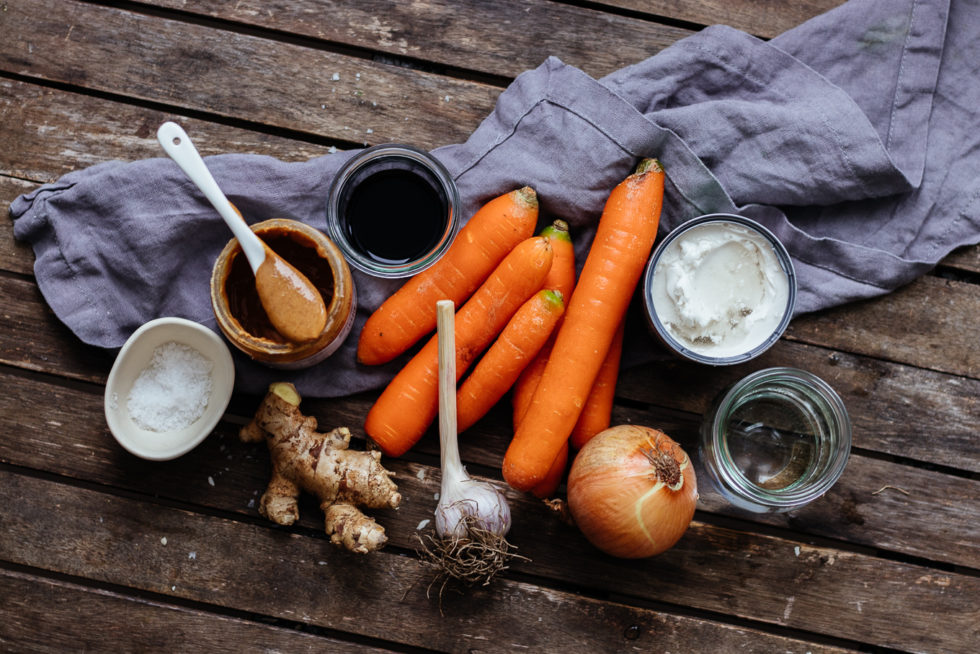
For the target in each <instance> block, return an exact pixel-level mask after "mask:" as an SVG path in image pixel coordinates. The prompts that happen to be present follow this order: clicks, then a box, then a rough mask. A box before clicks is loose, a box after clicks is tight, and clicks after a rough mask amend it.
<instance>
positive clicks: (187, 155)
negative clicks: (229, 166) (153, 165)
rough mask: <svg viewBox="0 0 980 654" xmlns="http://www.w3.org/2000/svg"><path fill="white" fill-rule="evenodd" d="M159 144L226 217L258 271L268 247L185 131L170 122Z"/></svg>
mask: <svg viewBox="0 0 980 654" xmlns="http://www.w3.org/2000/svg"><path fill="white" fill-rule="evenodd" d="M157 141H159V142H160V145H161V147H163V150H164V152H166V153H167V154H168V155H170V158H171V159H173V160H174V161H175V162H177V165H178V166H180V169H181V170H183V171H184V173H185V174H186V175H187V177H189V178H190V180H191V181H192V182H194V184H196V185H197V188H199V189H201V192H202V193H204V197H206V198H207V199H208V200H209V201H210V202H211V204H212V205H214V208H215V209H217V211H218V213H219V214H220V215H221V217H222V218H224V220H225V223H227V225H228V227H229V228H231V231H232V233H233V234H234V235H235V238H237V239H238V242H239V243H240V244H241V246H242V251H243V252H244V253H245V257H246V258H247V259H248V263H249V266H250V267H251V268H252V272H253V273H254V272H257V271H258V269H259V266H260V265H262V262H263V261H265V248H264V246H263V244H262V241H260V240H259V238H258V237H257V236H256V235H255V233H254V232H252V230H251V229H249V227H248V225H247V224H246V223H245V219H244V218H242V216H241V214H239V213H238V212H237V211H236V210H235V208H234V207H233V206H232V204H231V202H229V201H228V198H227V197H225V194H224V193H222V191H221V189H220V188H218V183H217V182H216V181H214V177H213V176H212V175H211V171H210V170H208V167H207V166H206V165H205V164H204V159H202V158H201V155H200V154H199V153H198V151H197V148H195V147H194V144H193V143H192V142H191V139H190V137H188V136H187V133H186V132H185V131H184V129H183V128H182V127H181V126H180V125H178V124H177V123H174V122H169V121H168V122H166V123H164V124H162V125H160V128H159V129H158V130H157Z"/></svg>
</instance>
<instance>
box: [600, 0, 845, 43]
mask: <svg viewBox="0 0 980 654" xmlns="http://www.w3.org/2000/svg"><path fill="white" fill-rule="evenodd" d="M843 1H844V0H807V1H805V2H779V1H778V0H765V1H763V2H758V1H755V0H680V1H679V2H671V1H670V0H600V2H599V4H601V5H603V6H607V7H618V8H620V9H628V10H630V11H636V12H640V13H642V14H645V15H648V16H651V17H655V16H669V17H670V18H673V19H675V20H683V21H689V22H691V23H695V24H698V25H712V24H715V23H722V24H726V25H731V26H732V27H736V28H738V29H741V30H744V31H746V32H749V33H750V34H755V35H756V36H761V37H767V38H769V37H773V36H776V35H778V34H781V33H783V32H785V31H786V30H788V29H790V28H792V27H796V26H797V25H799V24H800V23H802V22H804V21H806V20H809V19H810V18H813V17H814V16H817V15H819V14H822V13H823V12H825V11H828V10H830V9H833V8H834V7H836V6H838V5H841V4H843Z"/></svg>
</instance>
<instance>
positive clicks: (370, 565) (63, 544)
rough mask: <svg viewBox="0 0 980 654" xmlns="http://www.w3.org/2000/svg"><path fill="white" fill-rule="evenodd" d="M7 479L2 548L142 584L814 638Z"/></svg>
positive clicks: (620, 628) (293, 610) (494, 627)
mask: <svg viewBox="0 0 980 654" xmlns="http://www.w3.org/2000/svg"><path fill="white" fill-rule="evenodd" d="M0 480H2V483H0V500H2V501H3V503H4V506H5V507H6V510H5V513H4V516H3V523H4V528H3V530H0V556H2V557H3V558H4V559H6V560H10V561H12V562H15V563H17V564H19V565H29V566H33V567H35V568H41V569H45V570H52V571H56V572H60V573H64V574H70V575H74V576H79V577H85V578H87V579H92V580H95V581H99V582H106V583H112V584H119V585H121V586H125V587H130V588H135V589H138V590H141V591H150V592H154V593H159V594H162V595H169V596H173V597H181V598H185V599H189V600H194V601H201V602H207V603H216V602H220V603H221V604H222V605H223V606H227V607H230V608H233V609H238V610H244V611H249V612H253V613H258V614H263V615H268V616H272V617H277V618H284V619H288V620H292V621H295V622H299V623H307V624H313V625H318V626H321V627H325V628H328V629H338V630H342V631H344V632H347V633H356V634H359V635H362V636H368V637H373V638H379V639H384V640H386V641H389V642H401V643H404V644H408V645H414V646H417V647H426V648H431V649H435V650H440V651H466V650H467V649H470V648H472V649H475V650H478V651H512V650H514V649H523V648H531V649H539V648H544V647H547V648H548V649H560V650H562V651H569V652H590V653H591V652H596V651H603V652H606V651H609V652H611V651H636V650H647V651H649V650H651V649H656V650H675V649H677V648H682V649H683V648H684V647H693V648H695V649H697V650H700V651H705V650H706V649H710V648H714V647H721V648H723V649H726V650H732V649H735V648H739V649H741V648H745V649H747V650H748V651H758V652H763V651H773V649H775V648H780V649H782V648H786V651H795V652H802V651H813V650H812V646H811V645H810V644H809V643H803V642H801V641H796V640H792V639H788V638H783V637H779V636H772V635H769V634H766V633H764V632H761V631H756V630H752V629H745V628H737V627H729V626H726V625H721V624H717V623H712V622H710V621H706V620H697V619H692V618H687V617H682V616H673V615H670V614H666V613H658V612H654V611H651V610H648V609H643V608H635V607H629V606H626V605H624V604H622V603H619V602H613V601H596V600H591V599H587V598H583V597H580V596H576V595H574V594H571V593H567V592H564V591H558V590H551V589H547V588H543V587H539V586H534V585H531V584H524V583H518V582H513V581H508V580H505V579H499V580H498V581H497V582H495V583H494V584H493V585H492V586H490V587H488V588H476V589H472V590H471V591H469V592H467V593H465V594H458V595H457V594H452V596H451V601H450V600H448V599H447V601H445V602H442V603H441V606H440V602H439V600H438V599H437V598H436V597H435V596H430V597H427V585H428V583H429V580H430V579H431V572H430V571H429V570H428V569H427V568H426V567H425V566H423V565H422V564H420V563H419V562H418V561H417V560H416V559H415V557H406V556H398V555H396V554H389V553H386V552H379V553H375V554H372V555H369V556H356V555H352V554H348V553H344V552H341V551H339V550H337V549H335V548H333V546H331V545H330V544H329V543H328V542H326V540H325V539H322V538H312V537H308V536H301V535H299V534H298V533H295V532H292V533H291V532H289V531H283V530H274V529H267V528H264V527H258V526H254V525H248V524H243V523H240V522H235V521H231V520H225V519H220V518H215V517H209V516H203V515H198V514H192V513H188V512H186V511H181V510H177V509H173V508H168V507H164V506H160V505H155V504H151V503H146V502H139V501H136V500H133V499H126V498H120V497H114V496H111V495H106V494H102V493H97V492H93V491H91V490H86V489H82V488H74V487H71V486H67V485H63V484H57V483H53V482H50V481H44V480H41V479H34V478H30V477H26V476H20V475H14V474H10V473H8V472H4V471H0ZM570 615H574V616H575V619H574V620H569V619H568V616H570ZM474 616H477V618H476V619H474ZM828 649H831V648H828ZM821 651H822V650H821Z"/></svg>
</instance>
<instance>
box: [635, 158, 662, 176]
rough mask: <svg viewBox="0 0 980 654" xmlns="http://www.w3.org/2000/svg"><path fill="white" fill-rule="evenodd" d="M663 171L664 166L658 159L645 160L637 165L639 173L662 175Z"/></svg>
mask: <svg viewBox="0 0 980 654" xmlns="http://www.w3.org/2000/svg"><path fill="white" fill-rule="evenodd" d="M663 171H664V167H663V164H661V163H660V161H659V160H658V159H652V158H649V159H643V160H642V161H641V162H640V163H638V164H637V165H636V172H637V173H662V172H663Z"/></svg>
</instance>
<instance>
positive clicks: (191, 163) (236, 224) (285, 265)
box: [157, 122, 327, 342]
mask: <svg viewBox="0 0 980 654" xmlns="http://www.w3.org/2000/svg"><path fill="white" fill-rule="evenodd" d="M157 141H159V142H160V145H161V147H163V150H164V152H166V153H167V154H168V155H170V158H171V159H173V160H174V161H175V162H177V165H178V166H180V169H181V170H183V171H184V174H186V175H187V177H188V178H190V180H191V181H192V182H194V184H196V185H197V187H198V188H199V189H200V190H201V192H202V193H204V197H206V198H207V199H208V201H210V202H211V204H212V205H214V208H215V209H217V211H218V214H219V215H220V216H221V217H222V218H223V219H224V221H225V224H227V225H228V227H229V228H230V229H231V231H232V233H233V234H234V235H235V238H236V239H238V242H239V244H240V245H241V247H242V252H244V253H245V258H246V259H248V264H249V266H250V267H251V268H252V272H253V273H254V274H255V277H256V290H257V291H258V294H259V301H260V302H261V303H262V307H263V308H264V309H265V312H266V314H267V315H268V316H269V321H270V322H271V323H272V326H273V327H275V328H276V331H278V332H279V333H280V334H282V335H283V336H284V337H286V339H288V340H290V341H294V342H305V341H311V340H313V339H315V338H316V337H317V336H319V335H320V333H321V332H322V331H323V328H324V326H325V325H326V320H327V310H326V306H325V305H324V303H323V298H322V297H321V296H320V293H319V291H317V290H316V287H315V286H313V284H312V283H311V282H310V280H309V279H307V278H306V276H305V275H304V274H303V273H301V272H300V271H298V270H296V268H294V267H293V266H292V265H290V264H289V262H287V261H286V260H285V259H283V258H282V257H280V256H279V255H278V254H276V253H275V252H273V251H272V250H271V249H269V247H268V246H267V245H266V244H265V243H263V242H262V240H261V239H260V238H259V237H258V236H256V235H255V232H253V231H252V230H251V229H250V228H249V226H248V225H247V224H246V223H245V220H244V219H243V218H242V216H241V214H239V213H238V211H237V210H236V209H235V207H233V206H232V204H231V202H229V201H228V198H227V197H225V194H224V193H223V192H222V191H221V189H220V188H219V187H218V183H217V182H216V181H214V177H213V176H212V175H211V171H210V170H208V167H207V166H206V165H205V164H204V159H202V158H201V155H200V154H199V153H198V151H197V148H195V147H194V144H193V143H192V142H191V139H190V137H188V136H187V133H186V132H185V131H184V129H183V128H182V127H181V126H180V125H178V124H177V123H173V122H166V123H164V124H163V125H160V128H159V129H158V130H157Z"/></svg>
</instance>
